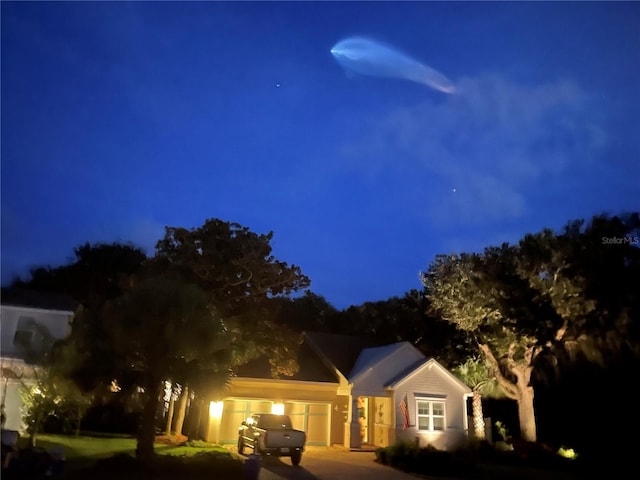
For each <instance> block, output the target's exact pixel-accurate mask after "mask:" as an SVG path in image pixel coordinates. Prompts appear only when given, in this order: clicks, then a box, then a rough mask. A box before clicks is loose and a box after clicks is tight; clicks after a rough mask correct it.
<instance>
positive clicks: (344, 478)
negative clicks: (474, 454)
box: [228, 446, 581, 480]
mask: <svg viewBox="0 0 640 480" xmlns="http://www.w3.org/2000/svg"><path fill="white" fill-rule="evenodd" d="M228 448H229V450H230V451H231V452H232V453H233V454H234V455H238V451H237V449H236V448H235V447H231V446H229V447H228ZM238 456H239V458H241V459H246V456H242V455H238ZM374 460H375V454H374V453H373V452H350V451H349V450H347V449H345V448H342V447H306V449H305V452H304V454H303V455H302V462H300V465H299V466H298V467H294V466H292V465H291V460H290V459H289V458H287V457H284V458H281V459H280V458H276V457H265V458H263V459H262V468H261V469H260V479H259V480H460V479H456V478H453V477H446V478H444V477H433V476H425V475H413V474H410V473H404V472H401V471H399V470H395V469H393V468H391V467H387V466H385V465H380V464H379V463H376V462H375V461H374ZM477 478H478V479H483V480H484V479H490V480H539V479H541V478H543V479H545V480H579V479H580V478H581V477H579V476H574V475H571V474H568V473H561V472H550V471H546V470H533V469H519V470H515V469H513V468H508V467H495V468H493V467H488V468H483V469H482V471H481V472H479V474H478V476H477Z"/></svg>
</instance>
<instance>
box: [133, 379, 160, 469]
mask: <svg viewBox="0 0 640 480" xmlns="http://www.w3.org/2000/svg"><path fill="white" fill-rule="evenodd" d="M161 384H162V382H161V381H160V380H153V381H150V382H149V383H148V386H147V389H146V391H145V393H144V395H145V401H144V406H143V408H142V416H141V418H140V425H139V426H138V445H137V446H136V458H137V459H138V460H140V461H142V462H148V461H149V460H151V459H152V458H153V454H154V450H153V444H154V442H155V439H156V414H157V410H158V398H159V397H160V391H161V390H162V388H161Z"/></svg>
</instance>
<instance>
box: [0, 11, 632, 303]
mask: <svg viewBox="0 0 640 480" xmlns="http://www.w3.org/2000/svg"><path fill="white" fill-rule="evenodd" d="M1 9H2V45H1V48H2V52H1V53H2V56H1V59H2V71H1V73H2V78H1V80H2V83H1V87H2V105H1V108H2V110H1V114H2V118H1V120H2V145H1V149H2V150H1V153H2V192H1V201H2V232H1V233H2V237H1V240H2V281H3V284H4V283H6V282H7V281H9V280H10V279H11V278H12V277H13V276H14V275H17V274H24V273H26V272H27V271H28V268H29V266H33V265H51V266H56V265H59V264H62V263H66V261H67V260H68V259H69V258H70V257H71V256H72V253H73V248H74V247H76V246H78V245H80V244H82V243H85V242H87V241H89V242H111V241H122V242H133V243H134V244H136V245H138V246H141V247H143V248H145V249H147V251H148V253H150V254H151V253H153V246H154V245H155V242H156V241H157V240H158V239H160V238H161V237H162V235H163V233H164V226H166V225H169V226H181V227H188V228H189V227H197V226H200V225H202V224H203V223H204V221H205V219H207V218H220V219H223V220H227V221H233V222H238V223H240V224H242V225H245V226H247V227H249V228H250V229H251V230H253V231H255V232H257V233H266V232H268V231H271V230H273V231H274V239H273V242H272V244H273V247H274V254H275V255H276V257H278V258H279V259H280V260H284V261H286V262H288V263H293V264H296V265H299V266H301V268H302V270H303V272H304V273H306V274H307V275H308V276H309V277H310V278H311V281H312V285H311V289H312V290H313V291H314V292H315V293H318V294H320V295H323V296H325V297H326V298H327V300H328V301H329V302H331V303H333V304H334V305H335V306H336V307H338V308H344V307H347V306H349V305H352V304H360V303H362V302H365V301H369V300H384V299H387V298H389V297H391V296H396V295H402V294H403V293H404V292H406V291H408V290H410V289H412V288H420V283H419V280H418V272H419V271H420V270H424V269H426V268H427V267H428V265H429V263H430V262H431V261H432V259H433V258H434V256H435V255H436V254H438V253H451V252H454V251H457V252H460V251H471V250H479V249H482V248H483V247H485V246H488V245H493V244H497V243H501V242H503V241H517V240H518V239H519V238H520V237H521V236H523V235H524V234H525V233H527V232H534V231H538V230H540V229H541V228H543V227H551V228H559V227H561V226H562V225H563V224H565V223H566V222H567V221H569V220H571V219H575V218H588V217H590V216H592V215H593V214H596V213H602V212H610V213H619V212H622V211H626V210H638V208H639V207H640V163H639V162H640V155H639V153H640V95H639V94H638V86H639V85H640V3H638V2H628V3H625V2H602V3H600V2H513V3H511V2H486V3H485V2H469V3H467V2H407V3H404V2H255V3H253V2H193V3H191V2H157V3H155V2H130V3H129V2H104V3H100V2H68V3H64V2H47V3H39V2H15V3H14V2H7V1H3V2H2V3H1ZM351 35H365V36H367V37H370V38H373V39H376V40H378V41H381V42H384V43H386V44H389V45H392V46H394V47H397V48H398V49H400V50H401V51H403V52H405V53H407V54H409V55H411V56H412V57H413V58H415V59H418V60H420V61H421V62H423V63H425V64H426V65H429V66H430V67H432V68H434V69H436V70H438V71H439V72H441V73H442V74H444V75H446V77H447V78H448V79H450V80H451V81H452V82H453V83H454V84H455V87H456V89H457V93H456V94H455V95H448V94H446V93H442V92H439V91H436V90H432V89H429V88H428V87H426V86H424V85H419V84H417V83H412V82H408V81H404V80H397V79H389V78H374V77H366V76H353V75H347V74H346V73H345V71H344V70H343V69H342V68H341V66H340V65H339V64H338V63H337V62H336V60H335V59H334V58H333V57H332V55H331V54H330V50H331V48H332V46H333V45H334V44H335V43H336V42H338V41H339V40H341V39H343V38H345V37H348V36H351Z"/></svg>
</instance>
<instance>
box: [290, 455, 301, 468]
mask: <svg viewBox="0 0 640 480" xmlns="http://www.w3.org/2000/svg"><path fill="white" fill-rule="evenodd" d="M300 460H302V453H300V452H296V453H293V454H291V464H292V465H296V466H297V465H300Z"/></svg>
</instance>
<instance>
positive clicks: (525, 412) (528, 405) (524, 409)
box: [518, 386, 537, 442]
mask: <svg viewBox="0 0 640 480" xmlns="http://www.w3.org/2000/svg"><path fill="white" fill-rule="evenodd" d="M518 390H519V397H518V420H519V421H520V438H522V440H524V441H525V442H535V441H537V432H536V414H535V410H534V408H533V387H531V386H527V387H524V388H522V387H520V386H519V389H518Z"/></svg>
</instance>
